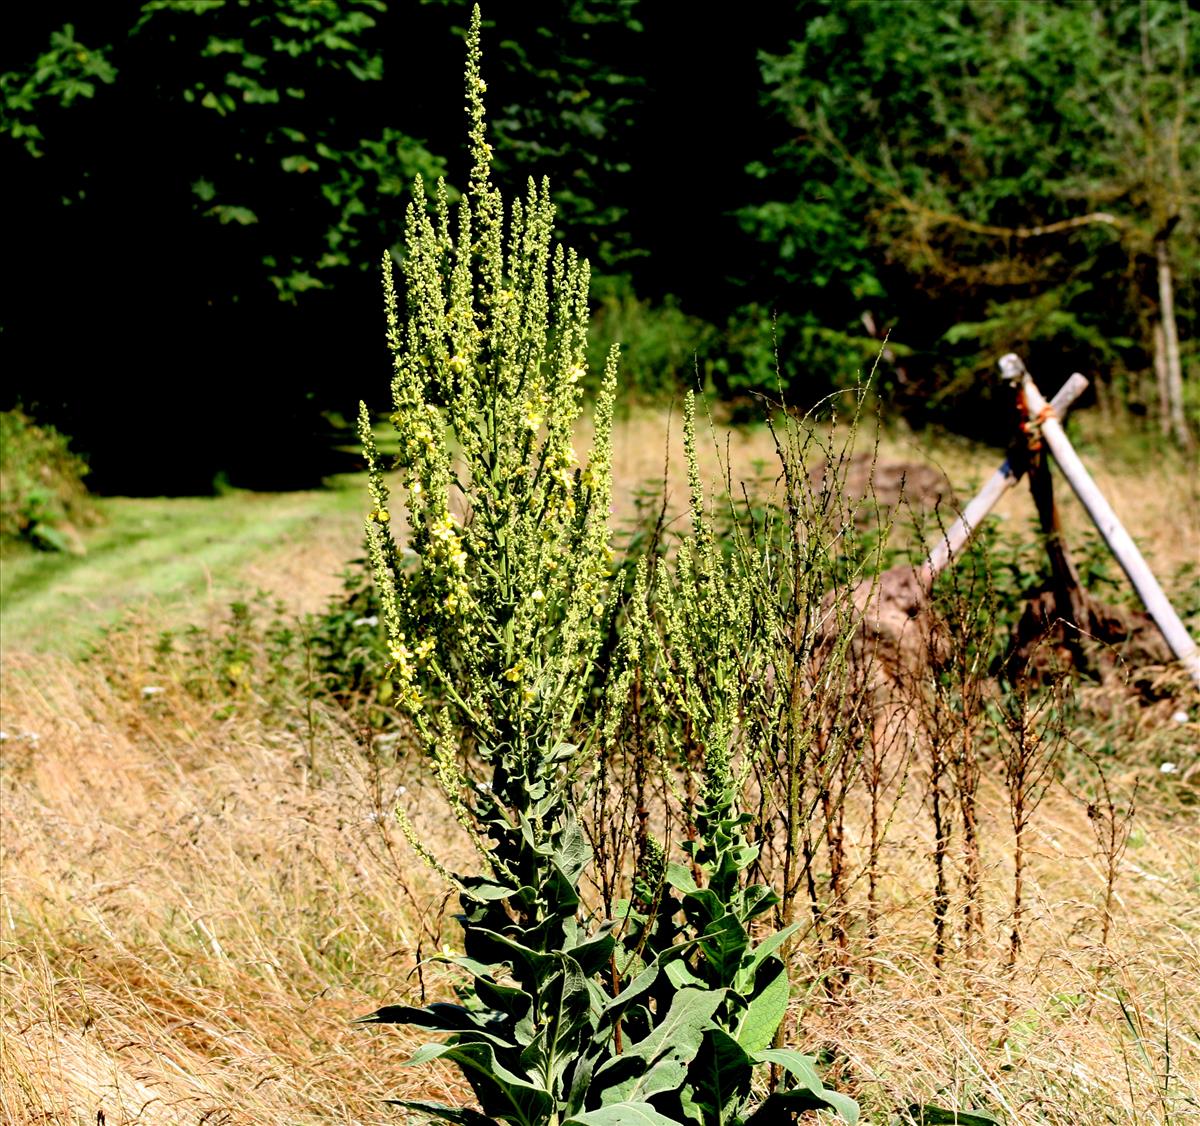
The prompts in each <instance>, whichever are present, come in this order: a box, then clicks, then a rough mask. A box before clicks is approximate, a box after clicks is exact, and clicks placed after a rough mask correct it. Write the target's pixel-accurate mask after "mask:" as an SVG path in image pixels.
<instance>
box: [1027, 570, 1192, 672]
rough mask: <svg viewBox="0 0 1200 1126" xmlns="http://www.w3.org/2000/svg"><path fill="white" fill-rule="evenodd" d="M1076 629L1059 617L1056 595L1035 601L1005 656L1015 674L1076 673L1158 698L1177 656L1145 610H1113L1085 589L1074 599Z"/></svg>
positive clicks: (1041, 592) (1036, 596)
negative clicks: (1165, 670) (1159, 680)
mask: <svg viewBox="0 0 1200 1126" xmlns="http://www.w3.org/2000/svg"><path fill="white" fill-rule="evenodd" d="M1075 602H1076V605H1075V619H1076V621H1075V625H1070V624H1068V623H1066V622H1064V621H1063V620H1062V618H1061V617H1060V616H1059V613H1058V609H1057V605H1056V603H1055V598H1054V592H1053V591H1051V590H1039V591H1037V592H1035V593H1034V594H1033V595H1032V597H1030V598H1029V599H1028V600H1027V601H1026V603H1025V608H1024V610H1023V611H1022V613H1021V617H1020V620H1019V621H1018V622H1017V627H1016V630H1015V631H1014V634H1013V640H1012V647H1011V649H1010V650H1009V653H1008V655H1007V657H1006V664H1007V667H1008V669H1009V670H1010V672H1012V673H1018V672H1024V673H1029V674H1033V675H1041V676H1044V675H1048V674H1050V673H1052V672H1054V671H1055V670H1062V669H1066V668H1073V669H1075V670H1076V671H1077V672H1079V673H1081V674H1082V675H1084V676H1093V677H1096V678H1098V679H1100V680H1101V681H1108V680H1110V679H1119V680H1120V681H1122V682H1123V683H1127V684H1130V685H1132V686H1134V687H1136V688H1138V690H1139V691H1142V692H1143V693H1146V694H1150V695H1154V694H1155V692H1154V687H1153V681H1154V679H1155V678H1154V677H1153V676H1152V675H1151V674H1150V673H1149V670H1150V669H1154V670H1158V669H1160V668H1161V666H1163V665H1166V664H1169V663H1170V662H1171V661H1172V659H1173V658H1172V654H1171V651H1170V649H1169V648H1168V646H1167V643H1166V641H1164V640H1163V636H1162V634H1161V633H1160V632H1159V630H1158V627H1157V626H1156V625H1155V624H1154V619H1153V618H1151V617H1150V615H1149V614H1146V613H1144V612H1143V611H1141V610H1135V609H1132V608H1129V607H1120V606H1112V605H1110V604H1109V603H1107V602H1102V601H1101V600H1100V599H1099V598H1096V597H1095V596H1094V595H1092V594H1089V593H1088V592H1087V591H1085V590H1080V591H1078V592H1077V594H1076V599H1075Z"/></svg>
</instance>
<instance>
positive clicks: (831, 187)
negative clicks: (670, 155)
mask: <svg viewBox="0 0 1200 1126" xmlns="http://www.w3.org/2000/svg"><path fill="white" fill-rule="evenodd" d="M800 10H801V13H802V14H803V15H804V17H805V19H804V24H803V33H802V36H801V37H800V38H798V39H797V40H795V41H794V42H793V43H792V44H791V47H790V49H789V50H788V51H786V52H784V53H782V54H778V55H770V56H766V57H764V60H763V75H764V80H765V83H766V88H767V91H768V94H769V97H770V99H771V102H772V103H773V104H774V105H775V106H776V107H777V109H778V110H779V111H780V112H782V113H784V114H785V115H786V116H787V118H788V120H790V121H791V123H792V125H793V129H794V132H793V135H792V137H791V139H790V140H789V141H788V142H787V144H785V145H784V146H783V147H781V148H780V149H779V150H777V151H776V153H775V155H774V159H773V160H772V161H771V162H769V163H768V162H760V163H758V164H756V165H754V166H753V167H752V171H753V172H755V174H757V175H758V176H760V177H761V178H763V179H764V180H765V181H766V183H767V184H769V185H770V186H771V189H772V191H771V195H772V196H773V198H771V199H768V200H766V201H765V202H763V203H762V204H761V205H759V206H757V207H754V208H750V209H747V211H746V212H745V213H744V221H745V223H746V225H747V227H748V228H749V229H751V230H752V231H754V232H755V233H756V234H757V235H758V236H759V237H760V238H761V239H763V240H765V241H768V242H770V243H771V244H773V245H774V246H775V247H776V267H775V269H776V274H777V277H778V278H779V280H780V281H781V282H783V283H784V284H785V285H786V286H787V287H789V289H790V291H791V292H792V293H795V294H796V295H797V298H798V300H797V299H793V301H794V302H795V304H796V305H798V306H799V307H800V308H804V307H805V306H804V302H805V301H807V302H808V308H809V309H812V308H815V309H817V310H818V316H819V318H820V320H821V322H822V323H823V324H826V325H830V326H831V327H835V328H844V329H851V328H852V326H854V324H855V322H858V321H859V320H860V318H862V317H863V314H864V313H865V314H868V316H869V319H870V321H872V322H875V323H877V324H881V325H882V324H886V325H890V326H892V327H893V339H894V340H898V341H900V342H903V343H907V344H910V345H912V346H913V347H915V348H917V349H919V350H921V351H923V352H926V353H927V354H932V357H931V358H932V361H933V362H932V363H931V364H930V365H929V366H930V368H931V371H930V373H929V374H930V376H931V379H930V380H928V381H926V382H925V383H924V384H923V385H922V387H921V391H922V392H923V393H925V394H929V393H933V394H935V395H943V396H944V395H946V394H949V393H953V392H956V391H958V390H960V389H961V388H962V386H963V385H964V384H965V383H966V382H967V380H968V379H969V377H972V376H974V375H975V374H976V373H977V372H978V371H979V370H981V369H982V368H984V367H986V366H988V365H989V364H990V363H991V360H992V357H993V353H994V352H995V351H996V349H997V348H1001V347H1002V346H1007V345H1009V344H1011V343H1014V342H1017V343H1020V345H1021V346H1022V347H1024V348H1031V347H1032V348H1033V349H1034V350H1035V354H1036V353H1040V354H1041V355H1043V356H1053V357H1054V360H1055V366H1056V367H1060V366H1062V365H1063V364H1072V365H1074V366H1077V367H1083V368H1085V369H1088V368H1096V367H1102V368H1106V369H1112V368H1113V367H1116V368H1118V369H1122V368H1125V369H1134V370H1137V369H1139V368H1142V367H1145V366H1146V358H1147V355H1148V353H1149V352H1150V351H1151V350H1152V343H1151V330H1150V329H1151V326H1150V322H1151V320H1152V319H1153V318H1154V317H1155V316H1156V315H1157V310H1158V294H1157V288H1156V285H1155V278H1154V271H1153V268H1152V266H1151V263H1150V260H1151V259H1152V257H1153V254H1154V243H1155V239H1156V238H1162V237H1167V236H1170V237H1171V239H1172V250H1173V253H1174V255H1175V257H1176V259H1177V261H1178V266H1179V271H1180V272H1181V273H1186V272H1189V271H1194V266H1195V264H1196V261H1197V241H1196V238H1197V231H1196V214H1195V211H1196V208H1195V204H1196V199H1195V193H1194V192H1193V191H1190V190H1189V189H1188V187H1187V180H1186V176H1185V172H1184V170H1185V169H1187V168H1189V167H1194V166H1195V164H1196V158H1197V156H1198V155H1200V124H1198V122H1197V114H1196V110H1197V104H1198V101H1200V95H1197V93H1196V90H1197V89H1198V88H1200V87H1198V86H1197V83H1196V60H1195V53H1194V51H1193V50H1191V45H1192V44H1191V41H1192V37H1193V34H1194V32H1193V30H1192V17H1191V14H1190V13H1189V12H1188V10H1187V8H1186V7H1185V6H1183V5H1177V4H1175V3H1172V2H1171V0H1145V2H1144V3H1142V4H1141V5H1140V6H1137V5H1132V4H1120V3H1108V2H1105V0H1101V2H1096V3H1088V4H1069V5H1066V4H1063V5H1058V4H1007V3H1005V4H993V3H980V2H978V0H957V2H955V3H951V4H938V5H933V4H909V3H892V2H877V3H876V2H873V3H865V2H851V3H847V4H841V3H836V4H835V3H825V2H817V3H806V4H802V5H801V8H800ZM801 295H802V296H801ZM1189 315H1193V314H1189ZM839 321H840V323H839Z"/></svg>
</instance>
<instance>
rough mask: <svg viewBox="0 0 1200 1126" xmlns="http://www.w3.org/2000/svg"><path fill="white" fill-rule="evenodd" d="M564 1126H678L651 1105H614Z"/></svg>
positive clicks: (579, 1115) (576, 1118) (567, 1122)
mask: <svg viewBox="0 0 1200 1126" xmlns="http://www.w3.org/2000/svg"><path fill="white" fill-rule="evenodd" d="M563 1126H678V1123H676V1122H675V1121H674V1120H673V1119H670V1118H668V1117H667V1116H666V1115H664V1114H660V1113H659V1112H658V1111H657V1110H655V1109H654V1107H652V1106H651V1105H650V1104H649V1103H630V1102H626V1103H613V1104H612V1105H611V1106H602V1107H600V1109H599V1110H588V1111H585V1112H584V1113H583V1114H576V1115H574V1116H572V1117H571V1118H568V1119H567V1121H566V1122H564V1123H563Z"/></svg>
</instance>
